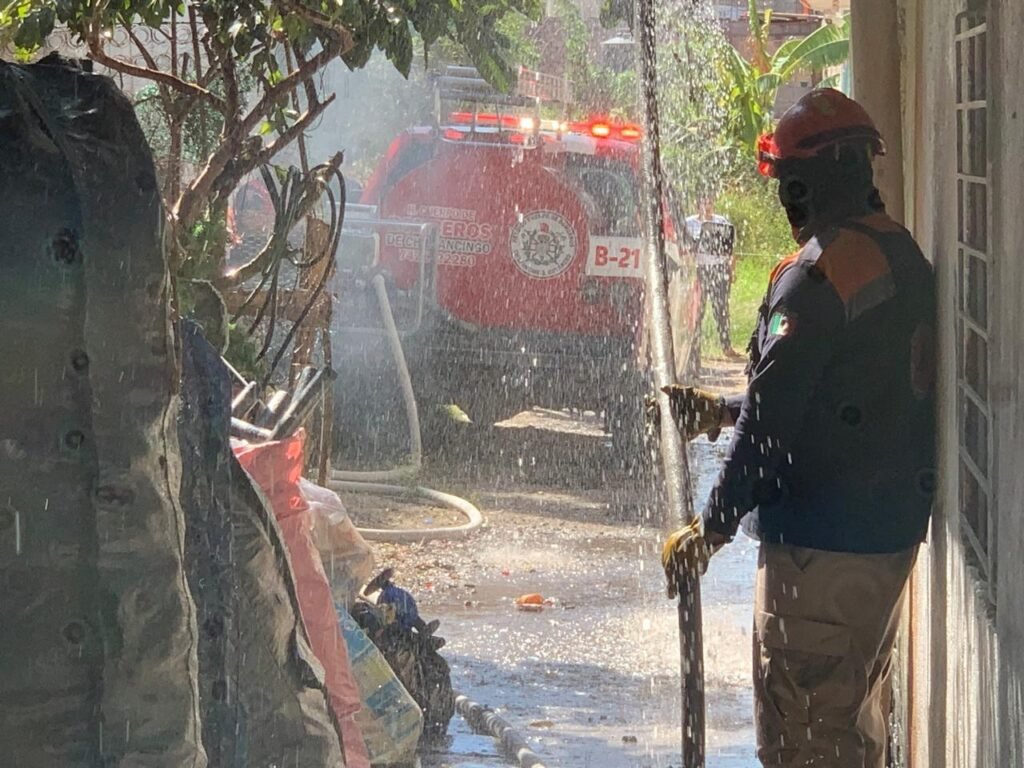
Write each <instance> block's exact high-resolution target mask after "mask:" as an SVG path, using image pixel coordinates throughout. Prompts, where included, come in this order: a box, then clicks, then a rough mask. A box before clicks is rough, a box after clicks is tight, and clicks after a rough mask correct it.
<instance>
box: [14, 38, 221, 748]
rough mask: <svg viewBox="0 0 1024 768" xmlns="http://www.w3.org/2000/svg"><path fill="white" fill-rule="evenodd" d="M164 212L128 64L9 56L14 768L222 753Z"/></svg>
mask: <svg viewBox="0 0 1024 768" xmlns="http://www.w3.org/2000/svg"><path fill="white" fill-rule="evenodd" d="M163 217H164V213H163V210H162V208H161V203H160V197H159V194H158V190H157V183H156V175H155V172H154V168H153V161H152V158H151V156H150V153H149V148H148V147H147V145H146V142H145V139H144V138H143V136H142V132H141V130H140V129H139V126H138V123H137V122H136V120H135V115H134V112H133V110H132V105H131V104H130V103H129V101H128V100H127V99H126V98H125V97H124V96H123V95H122V94H121V93H120V92H119V91H118V90H117V89H116V88H115V87H114V84H113V83H112V82H111V81H110V80H109V79H107V78H104V77H99V76H94V75H90V74H86V73H84V72H82V71H81V70H80V69H77V68H75V67H72V66H68V65H66V64H64V63H62V62H61V61H59V60H56V59H55V58H50V59H48V60H45V61H44V62H42V63H39V64H35V65H31V66H16V65H12V64H7V63H4V62H0V357H2V359H3V361H4V364H3V366H2V367H0V402H2V403H3V407H2V408H0V594H2V598H0V649H2V652H0V701H2V702H3V707H2V715H0V744H2V745H3V754H4V757H3V760H2V762H3V763H4V764H6V765H16V766H18V768H37V767H38V768H52V767H53V766H58V765H59V766H61V768H79V767H81V768H94V766H97V765H104V766H120V765H124V766H132V767H133V768H202V766H205V765H206V756H205V754H204V752H203V748H202V746H201V744H200V732H199V728H200V726H199V706H198V704H199V696H198V689H197V677H198V664H197V659H196V646H197V628H196V623H195V610H194V607H193V605H192V600H191V598H190V596H189V590H188V586H187V584H186V579H185V570H184V563H183V560H184V537H185V531H184V520H183V516H182V511H181V509H180V508H179V506H178V501H177V499H178V490H179V471H180V460H179V452H178V441H177V435H176V432H175V415H176V411H177V408H178V401H177V398H176V396H175V394H174V392H175V390H176V387H177V381H176V380H177V374H176V371H175V359H174V347H173V344H172V340H171V333H170V326H169V321H168V319H169V312H168V299H167V293H168V275H167V263H166V258H165V255H164V249H163V220H164V219H163Z"/></svg>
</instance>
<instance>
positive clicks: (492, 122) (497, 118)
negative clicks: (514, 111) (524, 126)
mask: <svg viewBox="0 0 1024 768" xmlns="http://www.w3.org/2000/svg"><path fill="white" fill-rule="evenodd" d="M448 119H449V121H450V122H451V123H454V124H456V125H474V124H475V125H479V126H485V127H488V128H493V127H497V126H499V125H500V126H501V127H502V128H513V129H515V128H519V125H520V121H521V118H518V117H516V116H515V115H499V114H497V113H495V112H475V113H474V112H452V113H451V114H450V115H449V116H448Z"/></svg>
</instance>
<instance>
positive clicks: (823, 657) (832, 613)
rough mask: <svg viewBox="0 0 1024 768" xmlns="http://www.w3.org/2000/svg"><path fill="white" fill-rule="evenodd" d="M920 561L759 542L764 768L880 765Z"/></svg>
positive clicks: (757, 694)
mask: <svg viewBox="0 0 1024 768" xmlns="http://www.w3.org/2000/svg"><path fill="white" fill-rule="evenodd" d="M916 556H917V547H914V548H912V549H909V550H906V551H904V552H900V553H897V554H892V555H854V554H846V553H839V552H825V551H822V550H816V549H805V548H802V547H792V546H788V545H784V544H762V545H761V551H760V554H759V556H758V564H757V587H756V596H755V606H754V624H755V626H754V702H755V710H756V717H755V720H756V724H757V756H758V759H759V760H760V761H761V763H762V765H764V766H766V768H797V766H799V767H800V768H810V767H812V766H813V768H884V766H885V752H886V743H887V739H888V725H887V721H888V707H887V702H888V688H889V685H888V684H889V673H890V669H891V657H892V648H893V642H894V640H895V636H896V629H897V626H898V624H899V617H900V612H901V607H902V604H903V599H904V592H905V590H904V587H905V586H906V583H907V579H908V577H909V575H910V571H911V569H912V568H913V565H914V560H915V558H916Z"/></svg>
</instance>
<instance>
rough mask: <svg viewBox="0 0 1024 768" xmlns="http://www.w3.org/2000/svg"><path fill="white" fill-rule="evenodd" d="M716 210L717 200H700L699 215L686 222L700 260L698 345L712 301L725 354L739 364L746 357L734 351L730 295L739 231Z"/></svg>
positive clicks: (690, 217) (707, 197) (696, 254)
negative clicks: (730, 323) (738, 361)
mask: <svg viewBox="0 0 1024 768" xmlns="http://www.w3.org/2000/svg"><path fill="white" fill-rule="evenodd" d="M714 208H715V202H714V200H713V199H712V198H711V197H710V196H704V197H702V198H701V199H700V203H699V205H698V213H697V214H696V215H694V216H689V217H688V218H687V219H686V242H687V244H688V246H689V248H690V250H691V251H692V252H693V253H694V254H695V256H696V259H697V279H698V280H699V281H700V288H701V292H700V294H701V295H700V309H699V310H698V312H697V329H698V336H697V341H698V344H699V343H700V328H701V327H702V325H703V323H704V311H705V308H706V307H707V302H708V299H709V298H710V300H711V311H712V313H713V314H714V318H715V325H717V326H718V340H719V342H720V343H721V345H722V354H723V355H725V357H726V358H727V359H729V360H739V359H742V355H740V354H739V353H738V352H736V350H735V349H733V348H732V339H731V338H730V335H729V294H730V292H731V289H732V282H733V280H734V278H735V276H736V255H735V250H734V245H735V241H736V228H735V227H734V226H733V225H732V223H731V222H730V221H729V220H728V219H727V218H725V216H721V215H719V214H717V213H715V210H714Z"/></svg>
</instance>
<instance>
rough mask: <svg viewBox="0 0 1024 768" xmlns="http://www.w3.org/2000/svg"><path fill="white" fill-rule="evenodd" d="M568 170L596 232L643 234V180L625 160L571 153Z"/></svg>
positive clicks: (605, 233) (569, 178)
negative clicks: (639, 178) (640, 192)
mask: <svg viewBox="0 0 1024 768" xmlns="http://www.w3.org/2000/svg"><path fill="white" fill-rule="evenodd" d="M564 173H565V176H566V178H567V180H568V181H569V183H570V184H571V185H572V186H573V187H574V188H575V189H576V191H577V193H578V194H579V196H580V197H581V198H582V199H583V201H584V203H585V205H586V207H587V211H588V213H589V215H590V231H591V233H592V234H596V235H614V236H631V237H635V236H637V235H639V233H640V219H639V208H638V203H639V197H638V195H639V181H638V179H637V178H636V174H635V173H634V172H633V169H632V168H630V167H629V166H628V165H626V164H625V163H620V162H615V161H612V160H608V159H606V158H601V157H593V156H591V155H575V156H569V157H568V158H567V160H566V164H565V168H564Z"/></svg>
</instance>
